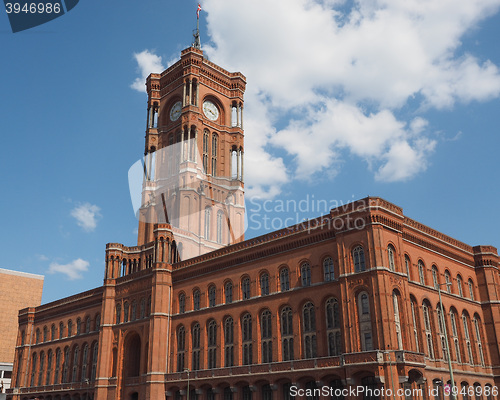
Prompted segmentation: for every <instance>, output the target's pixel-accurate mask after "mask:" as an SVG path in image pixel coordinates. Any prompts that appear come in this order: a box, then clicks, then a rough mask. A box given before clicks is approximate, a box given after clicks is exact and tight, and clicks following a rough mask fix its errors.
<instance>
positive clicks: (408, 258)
mask: <svg viewBox="0 0 500 400" xmlns="http://www.w3.org/2000/svg"><path fill="white" fill-rule="evenodd" d="M410 266H411V262H410V257H408V256H405V268H406V275H407V276H408V280H410V278H411V276H410Z"/></svg>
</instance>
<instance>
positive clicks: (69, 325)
mask: <svg viewBox="0 0 500 400" xmlns="http://www.w3.org/2000/svg"><path fill="white" fill-rule="evenodd" d="M72 335H73V321H71V320H69V321H68V337H70V336H72Z"/></svg>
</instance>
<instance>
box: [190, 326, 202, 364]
mask: <svg viewBox="0 0 500 400" xmlns="http://www.w3.org/2000/svg"><path fill="white" fill-rule="evenodd" d="M191 339H192V347H193V348H192V352H193V362H192V365H191V369H192V370H193V371H197V370H199V369H200V324H199V323H196V324H194V325H193V328H192V329H191Z"/></svg>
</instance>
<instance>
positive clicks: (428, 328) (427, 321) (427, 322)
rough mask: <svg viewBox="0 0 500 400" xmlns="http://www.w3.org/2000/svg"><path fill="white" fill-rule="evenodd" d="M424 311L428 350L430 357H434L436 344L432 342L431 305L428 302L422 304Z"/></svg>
mask: <svg viewBox="0 0 500 400" xmlns="http://www.w3.org/2000/svg"><path fill="white" fill-rule="evenodd" d="M422 312H423V314H424V330H425V337H426V339H427V351H428V356H429V358H434V346H433V343H432V327H431V318H430V314H429V307H428V306H427V305H426V304H423V305H422Z"/></svg>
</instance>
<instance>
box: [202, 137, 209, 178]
mask: <svg viewBox="0 0 500 400" xmlns="http://www.w3.org/2000/svg"><path fill="white" fill-rule="evenodd" d="M208 140H209V139H208V130H206V129H205V130H204V131H203V171H204V172H205V174H208Z"/></svg>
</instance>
